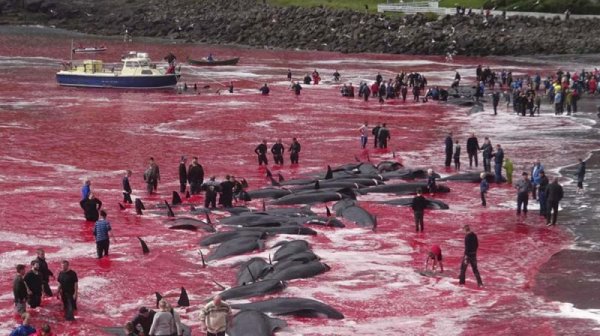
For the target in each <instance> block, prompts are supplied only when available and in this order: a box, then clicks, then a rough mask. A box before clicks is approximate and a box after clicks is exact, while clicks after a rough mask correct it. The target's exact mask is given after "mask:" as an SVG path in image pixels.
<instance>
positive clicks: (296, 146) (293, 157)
mask: <svg viewBox="0 0 600 336" xmlns="http://www.w3.org/2000/svg"><path fill="white" fill-rule="evenodd" d="M301 148H302V147H301V146H300V143H299V142H298V139H296V138H292V144H291V145H290V149H289V150H288V151H289V152H290V161H291V162H292V164H298V158H299V156H300V149H301Z"/></svg>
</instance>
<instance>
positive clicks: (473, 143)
mask: <svg viewBox="0 0 600 336" xmlns="http://www.w3.org/2000/svg"><path fill="white" fill-rule="evenodd" d="M479 149H480V148H479V142H478V141H477V137H476V136H475V133H471V136H470V137H469V138H468V139H467V154H468V155H469V168H472V167H473V161H475V167H477V166H478V162H477V157H478V153H477V152H478V151H479Z"/></svg>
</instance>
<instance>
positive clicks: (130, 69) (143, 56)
mask: <svg viewBox="0 0 600 336" xmlns="http://www.w3.org/2000/svg"><path fill="white" fill-rule="evenodd" d="M153 69H156V65H154V64H152V63H150V57H149V56H148V54H147V53H136V55H135V56H133V55H132V54H131V53H130V54H129V55H127V57H125V59H123V69H122V70H121V75H127V76H135V75H152V74H153V71H152V70H153Z"/></svg>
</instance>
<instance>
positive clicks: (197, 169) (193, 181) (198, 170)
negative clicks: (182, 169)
mask: <svg viewBox="0 0 600 336" xmlns="http://www.w3.org/2000/svg"><path fill="white" fill-rule="evenodd" d="M187 178H188V182H190V193H191V194H192V195H197V194H199V193H200V189H201V187H202V183H203V182H204V168H203V167H202V165H201V164H200V163H198V158H197V157H195V156H194V159H193V160H192V164H191V165H190V166H189V167H188V173H187Z"/></svg>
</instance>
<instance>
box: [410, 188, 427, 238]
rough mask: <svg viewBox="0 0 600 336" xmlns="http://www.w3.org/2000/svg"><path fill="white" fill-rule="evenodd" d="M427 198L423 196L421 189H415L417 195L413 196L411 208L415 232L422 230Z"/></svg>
mask: <svg viewBox="0 0 600 336" xmlns="http://www.w3.org/2000/svg"><path fill="white" fill-rule="evenodd" d="M427 203H428V201H427V199H425V197H423V191H422V190H421V188H419V189H417V196H415V197H413V200H412V203H411V208H412V210H413V213H414V216H415V227H416V229H417V232H419V231H420V232H423V217H424V215H425V208H427Z"/></svg>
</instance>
